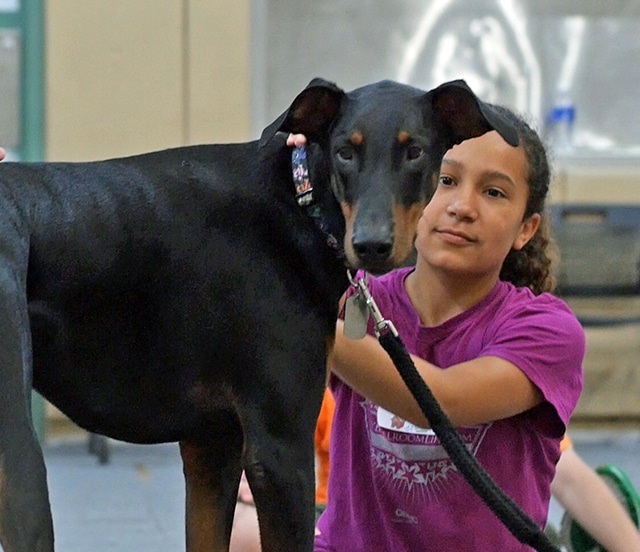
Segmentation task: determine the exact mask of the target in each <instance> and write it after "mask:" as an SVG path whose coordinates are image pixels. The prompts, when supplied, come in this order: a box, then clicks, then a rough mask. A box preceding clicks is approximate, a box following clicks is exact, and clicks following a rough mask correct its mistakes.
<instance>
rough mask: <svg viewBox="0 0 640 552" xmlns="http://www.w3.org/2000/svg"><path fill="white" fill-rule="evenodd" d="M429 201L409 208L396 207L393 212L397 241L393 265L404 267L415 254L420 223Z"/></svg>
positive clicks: (394, 247) (394, 245)
mask: <svg viewBox="0 0 640 552" xmlns="http://www.w3.org/2000/svg"><path fill="white" fill-rule="evenodd" d="M426 205H427V201H426V200H425V201H422V202H420V203H414V204H413V205H411V206H409V207H402V206H396V207H395V208H394V210H393V218H394V221H395V233H394V235H395V239H394V242H395V243H394V244H393V259H392V261H393V265H394V266H402V265H403V264H404V262H405V261H406V260H407V257H409V255H410V254H411V253H412V252H413V242H414V241H415V239H416V232H417V230H418V221H419V220H420V217H421V216H422V211H424V208H425V207H426Z"/></svg>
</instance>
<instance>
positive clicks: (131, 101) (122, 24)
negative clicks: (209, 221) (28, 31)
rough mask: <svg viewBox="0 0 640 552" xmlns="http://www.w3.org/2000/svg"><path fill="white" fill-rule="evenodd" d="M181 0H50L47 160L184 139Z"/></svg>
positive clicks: (100, 154)
mask: <svg viewBox="0 0 640 552" xmlns="http://www.w3.org/2000/svg"><path fill="white" fill-rule="evenodd" d="M183 19H184V18H183V0H109V2H92V1H87V0H47V2H46V35H47V38H46V54H47V67H46V72H47V75H46V90H45V94H46V112H47V120H46V148H47V158H48V159H50V160H85V159H99V158H104V157H111V156H118V155H129V154H133V153H137V152H141V151H148V150H153V149H159V148H163V147H167V146H173V145H179V144H181V143H183V142H184V140H185V137H184V117H183V114H184V101H183V98H184V93H183V87H184V78H183V69H184V64H183V37H184V32H183V27H184V25H183Z"/></svg>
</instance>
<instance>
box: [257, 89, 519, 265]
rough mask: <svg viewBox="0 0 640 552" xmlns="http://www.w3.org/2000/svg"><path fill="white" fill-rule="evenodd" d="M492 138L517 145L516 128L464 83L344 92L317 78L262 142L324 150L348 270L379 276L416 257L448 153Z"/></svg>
mask: <svg viewBox="0 0 640 552" xmlns="http://www.w3.org/2000/svg"><path fill="white" fill-rule="evenodd" d="M489 130H497V131H498V132H499V133H500V134H501V135H502V137H503V138H504V139H505V140H506V141H507V142H508V143H510V144H511V145H514V146H515V145H517V144H518V136H517V133H516V131H515V129H514V128H513V127H512V126H511V125H510V124H509V123H507V122H506V121H505V120H504V119H502V118H501V117H500V115H498V113H497V112H495V111H494V110H493V109H492V108H491V106H489V105H488V104H486V103H484V102H482V101H481V100H479V99H478V98H477V97H476V95H475V94H474V93H473V92H472V91H471V89H470V88H469V87H468V86H467V85H466V83H465V82H464V81H461V80H457V81H452V82H448V83H445V84H443V85H441V86H439V87H437V88H435V89H433V90H431V91H429V92H425V91H423V90H419V89H417V88H413V87H411V86H407V85H403V84H399V83H397V82H392V81H382V82H378V83H375V84H371V85H367V86H364V87H362V88H358V89H356V90H353V91H352V92H348V93H346V92H344V91H343V90H341V89H340V88H338V87H337V86H336V85H335V84H333V83H331V82H327V81H325V80H322V79H314V80H313V81H311V82H310V83H309V85H308V86H307V88H305V89H304V90H303V91H302V92H301V93H300V94H299V95H298V96H297V97H296V99H295V100H294V102H293V103H292V104H291V106H290V107H289V109H288V110H287V111H286V112H285V113H283V114H282V115H281V116H280V117H279V118H278V120H276V121H275V122H274V123H273V124H272V125H270V126H269V127H268V128H267V129H265V131H264V133H263V135H262V142H263V143H264V142H265V141H268V140H269V139H270V138H271V137H272V136H273V135H275V133H276V132H278V131H281V132H291V133H294V134H297V133H300V134H304V135H306V137H307V139H308V140H309V141H310V142H315V143H317V144H319V146H320V149H321V150H322V151H323V152H325V153H326V155H328V157H329V165H328V166H329V167H330V169H329V170H330V173H331V185H332V188H333V193H334V195H335V197H336V199H337V200H338V202H339V203H340V206H341V208H342V213H343V215H344V218H345V226H346V232H345V243H344V248H345V253H346V257H347V261H348V264H349V265H350V266H351V267H352V268H364V269H366V270H369V271H371V272H374V273H379V272H384V271H387V270H390V269H391V268H394V267H397V266H400V265H402V263H403V262H404V261H405V259H406V258H407V256H408V255H409V254H410V253H411V251H412V249H413V240H414V238H415V231H416V226H417V221H418V219H419V217H420V215H421V213H422V210H423V209H424V207H425V205H426V203H427V201H428V200H429V198H430V196H431V193H432V191H433V188H434V183H435V179H436V178H437V175H438V172H439V169H440V162H441V160H442V157H443V155H444V154H445V152H446V151H447V150H448V149H450V148H451V147H453V146H454V145H455V144H458V143H460V142H462V141H463V140H466V139H468V138H473V137H476V136H480V135H482V134H484V133H485V132H487V131H489Z"/></svg>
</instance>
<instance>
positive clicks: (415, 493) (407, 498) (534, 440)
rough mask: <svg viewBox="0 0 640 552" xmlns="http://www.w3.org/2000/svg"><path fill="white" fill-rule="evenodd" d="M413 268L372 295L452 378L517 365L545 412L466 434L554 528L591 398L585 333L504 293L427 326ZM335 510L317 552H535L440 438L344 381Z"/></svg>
mask: <svg viewBox="0 0 640 552" xmlns="http://www.w3.org/2000/svg"><path fill="white" fill-rule="evenodd" d="M411 270H413V269H412V268H408V269H402V270H398V271H395V272H392V273H389V274H387V275H385V276H383V277H380V278H377V279H375V278H372V277H370V290H371V293H372V295H373V297H374V299H375V300H376V302H377V304H378V306H379V307H380V310H381V312H382V314H383V316H384V317H385V318H388V319H390V320H391V321H392V322H393V323H394V325H395V326H396V328H397V329H398V332H399V333H400V337H401V338H402V340H403V341H404V343H405V345H406V347H407V349H408V350H409V352H410V353H413V354H416V355H418V356H420V357H422V358H424V359H426V360H428V361H429V362H431V363H433V364H435V365H436V366H439V367H441V368H443V369H446V368H447V367H448V366H452V365H454V364H459V363H461V362H465V361H468V360H471V359H474V358H477V357H480V356H498V357H501V358H504V359H506V360H509V361H510V362H512V363H514V364H515V365H516V366H518V367H519V368H520V369H521V370H522V371H523V372H524V373H525V374H526V375H527V376H528V377H529V379H530V380H531V381H532V382H533V383H535V385H536V386H537V387H538V388H539V389H540V390H541V392H542V394H543V395H544V398H545V401H544V402H543V403H541V404H540V405H538V406H537V407H535V408H533V409H531V410H529V411H527V412H524V413H522V414H519V415H517V416H513V417H511V418H506V419H503V420H498V421H495V422H492V423H488V424H481V425H478V426H473V427H462V428H458V429H459V431H460V433H461V435H462V437H463V439H464V440H465V442H466V443H467V446H468V447H469V450H470V452H471V453H472V454H473V455H474V456H475V458H476V459H477V460H478V462H479V463H480V464H481V465H482V466H483V467H484V469H485V470H486V471H487V472H488V473H489V475H490V476H491V477H492V478H493V479H494V481H495V482H496V483H497V484H498V485H499V486H500V487H501V488H502V489H503V490H504V491H505V492H506V493H507V494H508V495H509V496H511V497H512V498H513V499H514V500H515V501H516V503H517V504H518V505H519V506H520V507H521V508H522V509H523V510H524V511H525V512H526V513H527V514H528V515H529V516H530V517H531V518H532V519H533V520H534V521H535V522H536V523H537V524H538V525H539V526H540V527H544V525H545V523H546V518H547V511H548V507H549V499H550V484H551V480H552V478H553V475H554V472H555V464H556V462H557V460H558V458H559V455H560V449H559V442H560V440H561V438H562V437H563V435H564V433H565V430H566V425H567V423H568V421H569V417H570V416H571V413H572V412H573V409H574V407H575V405H576V403H577V401H578V398H579V396H580V392H581V390H582V361H583V357H584V351H585V339H584V332H583V330H582V327H581V326H580V324H579V322H578V321H577V319H576V318H575V316H574V315H573V313H572V312H571V311H570V310H569V308H568V307H567V306H566V305H565V303H564V302H563V301H561V300H560V299H558V298H557V297H555V296H553V295H551V294H542V295H539V296H535V295H534V294H533V293H532V292H531V291H530V290H528V289H526V288H516V287H515V286H513V285H512V284H510V283H506V282H498V283H497V284H496V286H495V288H494V289H493V290H492V291H491V292H490V293H489V294H488V295H487V296H486V297H485V298H484V299H482V300H481V301H480V302H479V303H477V304H476V305H474V306H473V307H471V308H470V309H468V310H467V311H465V312H463V313H461V314H459V315H457V316H455V317H454V318H451V319H449V320H447V321H446V322H444V323H443V324H441V325H439V326H436V327H425V326H423V325H421V323H420V320H419V318H418V315H417V314H416V312H415V310H414V308H413V306H412V304H411V302H410V300H409V298H408V296H407V293H406V291H405V288H404V280H405V278H406V276H407V274H408V273H409V272H410V271H411ZM330 386H331V389H332V391H333V395H334V397H335V399H336V410H335V417H334V420H335V421H334V424H333V431H332V435H331V450H330V458H331V469H330V473H329V491H328V494H329V504H328V507H327V510H326V511H325V513H324V514H323V515H322V516H321V518H320V520H319V522H318V529H319V531H320V535H318V536H317V537H316V541H315V551H316V552H329V551H331V552H372V551H375V552H415V551H416V550H420V551H421V552H422V551H424V552H428V551H435V552H448V551H455V552H465V551H469V552H478V551H479V550H482V551H484V550H500V551H501V552H502V551H519V550H531V548H529V547H528V546H525V545H523V544H521V543H519V542H518V541H517V539H516V538H515V537H513V536H512V535H511V533H510V532H509V531H508V529H506V528H505V527H504V526H503V525H502V523H501V522H500V521H499V520H498V518H497V517H496V516H495V514H493V512H491V510H489V508H488V507H487V506H486V505H485V504H484V502H482V500H481V499H480V498H479V497H478V496H477V495H476V493H475V492H474V491H473V490H472V489H471V488H470V487H469V485H468V483H467V482H466V481H465V480H464V478H463V477H462V475H461V474H460V473H459V472H458V470H457V468H456V467H455V466H454V465H453V463H452V462H451V461H450V459H449V456H448V454H447V453H446V452H445V451H444V449H443V448H442V447H441V446H440V444H439V441H438V439H437V438H436V436H435V434H434V433H433V432H432V431H431V430H425V429H424V428H417V427H415V426H413V425H412V424H409V423H408V422H406V421H404V420H402V419H400V418H399V417H397V416H394V415H393V414H391V413H389V412H387V411H385V410H383V409H381V408H379V407H377V406H376V405H375V404H374V403H372V402H371V401H369V400H366V399H365V398H364V397H362V396H361V395H359V394H358V393H356V392H354V391H353V390H351V388H349V387H348V386H347V385H345V384H344V383H342V382H341V381H340V380H339V379H338V378H337V377H335V376H332V377H331V379H330Z"/></svg>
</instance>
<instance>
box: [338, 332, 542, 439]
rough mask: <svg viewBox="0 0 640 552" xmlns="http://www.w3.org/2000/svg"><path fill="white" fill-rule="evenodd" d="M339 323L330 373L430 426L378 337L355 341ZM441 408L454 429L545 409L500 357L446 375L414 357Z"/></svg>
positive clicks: (533, 390)
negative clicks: (538, 406) (535, 408)
mask: <svg viewBox="0 0 640 552" xmlns="http://www.w3.org/2000/svg"><path fill="white" fill-rule="evenodd" d="M343 324H344V323H343V322H342V321H341V320H339V321H338V325H337V329H336V341H335V346H334V348H333V351H332V352H331V354H330V356H329V366H330V368H331V370H332V371H333V372H334V373H335V374H336V375H337V376H338V377H339V378H340V379H341V380H343V381H344V382H345V383H346V384H347V385H349V386H350V387H351V388H352V389H354V390H355V391H357V392H358V393H360V394H361V395H363V396H365V397H367V398H368V399H370V400H371V401H373V402H374V403H376V404H377V405H378V406H381V407H382V408H384V409H386V410H388V411H389V412H393V413H394V414H396V415H398V416H400V417H401V418H403V419H405V420H407V421H409V422H411V423H413V424H415V425H417V426H420V427H429V423H428V421H427V420H426V418H425V417H424V415H423V414H422V411H421V410H420V408H419V407H418V404H417V403H416V401H415V399H414V398H413V396H412V395H411V393H410V391H409V390H408V389H407V387H406V386H405V384H404V381H402V378H401V377H400V374H398V372H397V370H396V368H395V366H394V365H393V362H392V361H391V359H390V358H389V356H388V355H387V353H386V351H385V350H384V349H383V348H382V346H381V345H380V344H379V343H378V341H377V339H376V338H374V337H373V336H370V335H367V336H365V338H364V339H360V340H351V339H348V338H346V337H345V336H344V333H343ZM411 358H412V360H413V362H414V363H415V365H416V368H417V369H418V372H419V373H420V375H421V376H422V378H423V379H424V380H425V382H426V383H427V385H428V386H429V388H430V389H431V391H432V393H433V395H434V396H435V398H436V399H437V400H438V402H439V403H440V405H441V406H442V409H443V410H444V411H445V413H446V414H447V415H448V416H449V418H450V419H451V421H452V422H453V424H454V425H455V426H469V425H475V424H479V423H484V422H491V421H494V420H498V419H502V418H508V417H510V416H515V415H516V414H519V413H521V412H524V411H525V410H529V409H530V408H533V407H534V406H536V405H538V404H540V403H541V402H542V400H543V396H542V393H541V392H540V390H539V389H538V388H537V387H536V386H535V385H534V384H533V383H532V382H531V380H529V378H528V377H527V376H526V375H525V374H524V372H522V371H521V370H520V369H519V368H518V367H517V366H516V365H515V364H513V363H511V362H509V361H507V360H504V359H502V358H499V357H494V356H493V357H492V356H489V357H479V358H477V359H474V360H471V361H469V362H464V363H462V364H457V365H455V366H451V367H449V368H447V369H445V370H443V369H440V368H438V367H437V366H434V365H433V364H430V363H429V362H426V361H425V360H422V359H421V358H419V357H416V356H414V355H412V356H411Z"/></svg>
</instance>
